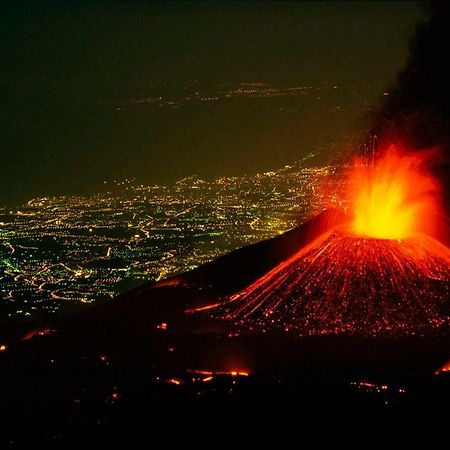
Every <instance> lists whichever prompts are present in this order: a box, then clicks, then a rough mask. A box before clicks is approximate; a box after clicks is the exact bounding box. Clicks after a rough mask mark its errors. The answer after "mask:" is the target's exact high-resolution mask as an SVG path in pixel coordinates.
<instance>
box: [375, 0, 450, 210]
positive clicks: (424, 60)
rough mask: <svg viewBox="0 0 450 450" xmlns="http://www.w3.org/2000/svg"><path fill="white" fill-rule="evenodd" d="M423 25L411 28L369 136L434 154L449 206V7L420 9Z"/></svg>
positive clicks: (439, 3)
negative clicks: (404, 57) (407, 48)
mask: <svg viewBox="0 0 450 450" xmlns="http://www.w3.org/2000/svg"><path fill="white" fill-rule="evenodd" d="M426 7H427V9H428V12H429V19H428V20H427V21H426V22H423V23H420V24H418V25H417V27H416V33H415V35H414V37H413V39H412V40H411V42H410V55H409V57H408V60H407V63H406V65H405V67H404V68H403V69H402V70H401V71H400V73H399V74H398V76H397V80H396V82H395V84H394V85H393V86H392V87H391V89H390V91H389V95H388V96H387V97H385V98H384V101H383V102H382V105H381V107H380V109H379V110H378V113H377V116H376V120H375V126H374V129H373V134H375V135H377V136H379V137H380V138H381V139H382V140H387V141H392V140H396V141H401V142H402V143H403V144H404V145H405V146H406V147H407V148H409V149H411V150H414V151H418V150H421V149H425V148H439V149H440V150H441V155H442V159H440V160H439V161H438V163H437V164H436V168H435V172H436V173H435V174H436V175H437V176H438V177H439V178H440V179H441V182H442V184H443V186H444V200H445V204H446V207H447V211H448V210H449V206H450V171H449V163H450V157H449V150H450V66H449V64H448V44H449V43H450V4H449V3H447V2H445V1H434V2H431V3H429V4H427V5H426Z"/></svg>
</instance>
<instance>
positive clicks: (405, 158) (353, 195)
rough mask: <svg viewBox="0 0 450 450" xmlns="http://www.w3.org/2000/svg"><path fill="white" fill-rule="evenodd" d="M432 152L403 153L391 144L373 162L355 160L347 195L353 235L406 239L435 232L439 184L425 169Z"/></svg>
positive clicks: (438, 208)
mask: <svg viewBox="0 0 450 450" xmlns="http://www.w3.org/2000/svg"><path fill="white" fill-rule="evenodd" d="M432 154H433V153H432V152H430V151H422V152H417V153H406V152H403V151H401V150H400V149H399V148H398V147H396V146H394V145H392V146H391V147H389V148H388V149H387V151H385V152H384V153H383V154H382V155H381V156H380V158H379V159H378V160H377V161H376V163H375V164H373V165H368V164H367V163H366V162H365V161H363V160H362V159H358V160H357V161H356V162H355V166H354V168H353V170H352V172H351V174H350V177H349V197H350V203H351V208H352V211H353V224H352V231H353V232H354V233H355V234H356V235H358V236H366V237H371V238H377V239H405V238H408V237H411V236H413V235H415V234H417V233H425V234H430V235H433V234H435V225H436V222H437V216H438V214H439V210H440V207H439V198H440V185H439V183H438V182H437V180H436V179H435V178H434V177H433V176H432V175H431V173H430V172H429V170H428V168H427V163H428V162H429V160H430V157H431V156H432Z"/></svg>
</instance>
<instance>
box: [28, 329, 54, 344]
mask: <svg viewBox="0 0 450 450" xmlns="http://www.w3.org/2000/svg"><path fill="white" fill-rule="evenodd" d="M54 331H56V330H52V329H51V328H38V329H36V330H31V331H29V332H28V333H27V334H26V335H25V336H24V337H23V338H22V341H27V340H28V339H32V338H33V337H35V336H45V335H47V334H50V333H53V332H54Z"/></svg>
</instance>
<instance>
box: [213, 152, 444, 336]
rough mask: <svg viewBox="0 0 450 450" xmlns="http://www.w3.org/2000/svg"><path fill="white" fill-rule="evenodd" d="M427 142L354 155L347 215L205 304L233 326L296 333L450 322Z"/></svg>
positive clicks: (397, 330)
mask: <svg viewBox="0 0 450 450" xmlns="http://www.w3.org/2000/svg"><path fill="white" fill-rule="evenodd" d="M432 155H433V154H432V153H431V152H422V153H414V154H408V153H406V152H402V151H400V150H399V149H398V148H396V147H394V146H392V147H390V148H389V149H387V150H386V151H385V152H384V153H383V154H382V155H381V156H380V157H379V158H378V160H377V161H376V162H375V163H373V164H367V163H366V162H365V161H364V160H363V159H357V160H355V161H354V164H353V165H352V168H351V170H350V173H349V176H348V182H347V187H348V189H347V191H348V192H347V198H346V202H344V203H346V204H347V205H349V209H350V216H351V220H350V221H349V223H348V224H346V225H340V226H338V227H335V228H333V229H330V230H328V231H327V232H326V233H324V234H322V235H321V236H320V237H319V238H317V239H316V240H315V241H314V242H312V243H310V244H309V245H308V246H306V247H304V248H302V249H300V250H299V251H298V252H297V253H296V254H294V255H293V256H292V257H291V258H289V259H288V260H286V261H284V262H282V263H281V264H279V265H278V266H276V267H275V268H274V269H272V270H271V271H269V272H268V273H267V274H265V275H264V276H262V277H261V278H259V279H258V280H256V281H255V282H253V283H252V284H251V285H250V286H248V287H247V288H245V289H243V290H242V291H240V292H238V293H237V294H235V295H233V296H232V297H230V298H227V299H225V300H224V301H223V302H221V303H220V304H219V305H218V306H216V307H213V308H211V309H209V310H208V312H207V313H208V314H210V315H211V316H212V317H214V318H219V319H223V320H227V321H230V322H231V323H232V324H234V325H235V326H236V327H238V328H239V329H245V330H257V331H267V330H274V329H275V330H282V331H292V332H295V333H297V334H300V335H312V334H358V335H371V336H377V335H395V336H399V335H417V334H419V335H422V334H430V333H437V332H442V331H443V330H445V331H448V330H450V305H449V303H450V302H449V300H448V298H449V291H450V249H449V248H448V247H447V246H445V245H444V244H442V243H441V242H440V241H439V240H438V239H437V229H438V227H437V225H438V221H439V219H441V218H442V217H443V216H442V211H441V208H440V185H439V182H438V181H437V180H436V179H435V178H434V177H433V176H432V175H431V172H430V170H429V161H430V158H431V157H432Z"/></svg>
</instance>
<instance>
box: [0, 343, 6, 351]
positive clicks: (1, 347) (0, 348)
mask: <svg viewBox="0 0 450 450" xmlns="http://www.w3.org/2000/svg"><path fill="white" fill-rule="evenodd" d="M7 348H8V347H7V346H6V345H0V352H4V351H5V350H6V349H7Z"/></svg>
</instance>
